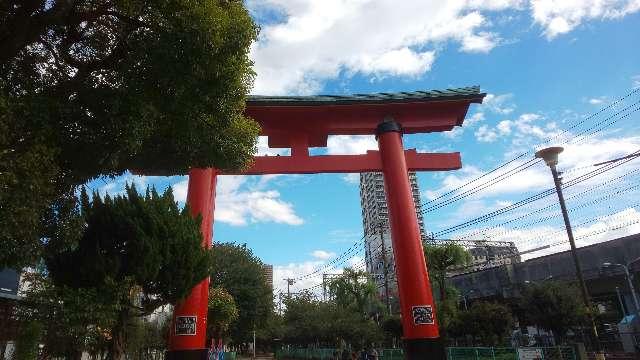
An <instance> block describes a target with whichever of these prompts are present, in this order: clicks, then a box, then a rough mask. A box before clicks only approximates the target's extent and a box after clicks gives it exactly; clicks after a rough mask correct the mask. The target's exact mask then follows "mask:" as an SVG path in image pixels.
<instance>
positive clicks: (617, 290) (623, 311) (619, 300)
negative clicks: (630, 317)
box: [616, 286, 627, 317]
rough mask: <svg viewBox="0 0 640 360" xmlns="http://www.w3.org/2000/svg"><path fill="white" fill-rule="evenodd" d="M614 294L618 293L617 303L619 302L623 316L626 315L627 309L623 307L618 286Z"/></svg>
mask: <svg viewBox="0 0 640 360" xmlns="http://www.w3.org/2000/svg"><path fill="white" fill-rule="evenodd" d="M616 295H618V303H620V311H622V315H623V317H626V316H627V311H626V310H625V309H624V302H623V301H622V296H621V295H620V288H618V287H617V286H616Z"/></svg>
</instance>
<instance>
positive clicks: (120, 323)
mask: <svg viewBox="0 0 640 360" xmlns="http://www.w3.org/2000/svg"><path fill="white" fill-rule="evenodd" d="M128 320H129V309H128V308H127V309H123V310H121V311H120V314H119V315H118V320H117V322H116V324H115V325H114V327H113V329H111V344H110V348H109V355H108V359H109V360H124V358H125V353H124V352H125V345H126V344H125V331H126V327H127V321H128Z"/></svg>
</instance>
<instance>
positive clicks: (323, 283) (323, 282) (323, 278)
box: [322, 273, 327, 301]
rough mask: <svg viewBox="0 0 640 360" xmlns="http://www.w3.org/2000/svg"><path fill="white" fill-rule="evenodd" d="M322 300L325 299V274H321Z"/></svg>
mask: <svg viewBox="0 0 640 360" xmlns="http://www.w3.org/2000/svg"><path fill="white" fill-rule="evenodd" d="M322 301H327V274H325V273H323V274H322Z"/></svg>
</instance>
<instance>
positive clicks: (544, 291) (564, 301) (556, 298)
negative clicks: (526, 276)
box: [520, 281, 587, 343]
mask: <svg viewBox="0 0 640 360" xmlns="http://www.w3.org/2000/svg"><path fill="white" fill-rule="evenodd" d="M520 306H521V310H522V312H523V313H524V317H525V319H523V320H525V321H526V322H529V323H530V324H532V325H538V326H540V327H541V328H543V329H545V330H551V331H553V335H554V337H555V339H556V342H557V343H561V342H562V341H563V340H564V337H565V335H566V334H567V331H569V330H570V329H572V328H575V327H578V326H580V325H584V324H585V322H586V319H587V317H586V316H587V311H586V310H587V309H586V307H585V306H584V304H583V303H582V301H581V296H580V292H579V291H578V289H577V288H576V287H575V286H573V285H571V284H567V283H563V282H557V281H545V282H542V283H538V284H531V285H529V286H527V287H526V288H525V290H524V294H523V297H522V301H521V304H520Z"/></svg>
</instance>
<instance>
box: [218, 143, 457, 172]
mask: <svg viewBox="0 0 640 360" xmlns="http://www.w3.org/2000/svg"><path fill="white" fill-rule="evenodd" d="M404 155H405V158H406V161H407V167H408V169H409V171H446V170H457V169H460V168H461V167H462V162H461V160H460V153H458V152H455V153H437V154H434V153H418V152H417V151H416V150H415V149H411V150H405V152H404ZM254 159H255V160H254V163H253V165H252V166H251V167H250V168H249V169H247V170H246V171H243V172H225V173H223V175H239V174H242V175H266V174H318V173H359V172H371V171H381V170H382V161H381V159H380V153H379V152H378V151H371V150H370V151H367V153H366V154H362V155H317V156H256V157H254Z"/></svg>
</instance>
